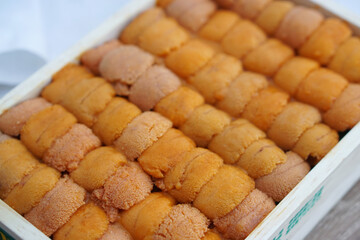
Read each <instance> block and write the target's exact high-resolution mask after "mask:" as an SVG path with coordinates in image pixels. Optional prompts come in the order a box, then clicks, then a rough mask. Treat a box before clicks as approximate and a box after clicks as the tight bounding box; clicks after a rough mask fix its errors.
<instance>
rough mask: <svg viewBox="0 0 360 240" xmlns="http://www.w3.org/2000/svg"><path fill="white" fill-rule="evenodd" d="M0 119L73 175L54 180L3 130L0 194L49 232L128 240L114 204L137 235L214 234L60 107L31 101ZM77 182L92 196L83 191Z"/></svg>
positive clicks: (51, 173) (188, 208) (205, 221)
mask: <svg viewBox="0 0 360 240" xmlns="http://www.w3.org/2000/svg"><path fill="white" fill-rule="evenodd" d="M0 122H1V127H0V128H1V130H2V131H4V132H7V133H8V134H10V132H11V134H12V135H13V136H16V135H18V134H19V133H21V136H20V138H21V140H22V141H23V143H24V145H26V146H27V147H28V148H29V149H30V150H31V151H32V152H33V154H34V155H37V156H39V157H42V160H43V161H44V162H45V163H47V164H49V165H50V166H52V167H54V168H56V169H58V170H60V171H64V170H67V171H68V172H69V173H70V177H71V179H70V178H69V177H68V175H64V176H63V177H61V178H60V172H58V171H57V170H55V169H53V168H50V167H47V166H46V165H44V164H40V163H39V162H38V161H37V160H36V159H35V158H34V157H33V155H32V154H31V153H30V152H29V151H28V150H27V149H26V148H25V146H24V145H23V143H22V142H20V141H19V140H17V139H14V138H10V137H8V135H4V134H3V135H1V143H0V149H1V151H0V154H1V157H0V159H1V171H0V176H1V177H0V179H1V181H0V183H1V184H0V186H1V198H2V199H4V201H5V202H6V203H7V204H8V205H9V206H11V207H12V208H14V209H15V210H16V211H17V212H19V213H20V214H22V215H24V216H25V218H26V219H27V220H28V221H29V222H31V223H32V224H33V225H35V226H36V227H37V228H38V229H40V230H41V231H42V232H43V233H44V234H46V235H47V236H51V235H53V238H54V239H80V238H81V239H102V240H104V239H132V238H131V237H130V235H129V233H127V231H126V230H124V229H123V227H122V226H121V225H120V223H119V221H117V217H118V209H120V210H123V211H122V212H121V219H120V222H122V224H124V225H126V226H127V227H128V228H133V230H132V231H131V232H132V234H134V236H133V237H134V238H135V239H143V237H145V236H153V237H154V239H171V238H172V237H171V235H172V234H173V235H176V234H177V236H178V237H179V236H180V235H179V234H182V235H183V236H184V237H186V238H187V239H200V238H202V237H204V238H203V239H211V238H214V239H217V238H218V236H217V234H215V233H213V232H212V231H208V228H207V226H208V219H207V218H206V217H205V216H204V215H203V214H201V213H200V212H199V210H197V209H195V208H193V207H191V206H190V205H187V204H180V205H175V200H174V199H173V198H172V197H170V196H168V195H166V194H163V193H152V194H150V191H151V189H152V187H153V184H152V181H151V179H150V177H149V176H148V175H147V174H145V173H144V172H143V171H142V169H141V168H140V167H139V166H138V164H137V163H134V162H127V160H126V158H125V156H124V155H123V154H121V153H119V152H118V151H116V150H115V149H114V148H112V147H100V144H101V143H100V140H99V139H98V138H97V137H96V136H95V135H94V134H93V133H92V132H91V130H90V129H89V128H88V127H86V126H85V125H82V124H77V123H75V122H76V120H75V118H74V117H73V116H72V115H71V114H70V113H68V112H66V110H65V109H63V108H62V107H61V106H59V105H51V104H49V103H48V102H47V101H46V100H44V99H42V98H35V99H31V100H28V101H25V102H23V103H21V104H20V105H18V106H16V107H14V108H12V109H10V110H9V111H7V112H5V113H4V114H3V115H2V116H1V117H0ZM59 178H60V180H59ZM73 181H75V182H76V183H77V184H79V185H80V186H79V185H77V184H76V183H74V182H73ZM83 187H84V188H85V189H86V190H88V191H89V193H92V195H91V196H89V195H90V194H88V196H86V195H85V192H86V191H85V189H84V188H83ZM85 202H86V203H85ZM99 206H101V207H103V208H104V210H105V211H104V210H102V209H101V208H100V207H99ZM151 218H153V220H151V221H149V219H151ZM178 225H181V226H182V227H183V228H176V226H178ZM184 229H186V230H187V231H183V230H184ZM168 230H172V231H171V233H168ZM177 230H178V231H177ZM169 234H170V235H169ZM205 234H206V235H205Z"/></svg>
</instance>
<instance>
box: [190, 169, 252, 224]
mask: <svg viewBox="0 0 360 240" xmlns="http://www.w3.org/2000/svg"><path fill="white" fill-rule="evenodd" d="M254 188H255V182H254V180H252V179H251V178H250V177H249V176H248V175H246V174H245V173H244V172H243V170H240V169H239V168H237V167H233V166H230V165H223V166H222V167H220V169H219V170H218V172H217V174H215V176H214V177H213V178H212V179H211V180H210V181H209V182H208V183H206V184H205V185H204V186H203V187H202V188H201V190H200V192H199V194H198V195H197V197H196V198H195V201H194V202H193V205H194V207H196V208H198V209H199V210H200V211H201V212H202V213H204V214H205V215H206V216H207V217H208V218H210V219H212V220H213V219H215V218H219V217H222V216H224V215H226V214H227V213H229V212H230V211H231V210H233V209H234V208H235V207H236V206H237V205H239V204H240V203H241V202H242V200H244V199H245V198H246V196H247V195H248V194H249V193H250V192H251V191H252V190H253V189H254Z"/></svg>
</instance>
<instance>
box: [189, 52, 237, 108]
mask: <svg viewBox="0 0 360 240" xmlns="http://www.w3.org/2000/svg"><path fill="white" fill-rule="evenodd" d="M241 71H242V65H241V62H240V61H239V60H237V59H236V58H234V57H231V56H228V55H226V54H222V53H218V54H216V55H215V56H214V57H213V58H212V59H211V60H210V61H209V62H208V63H207V64H206V65H205V67H203V68H202V69H200V70H199V71H198V72H197V73H196V74H195V75H194V76H192V77H190V78H189V79H188V81H189V83H190V84H191V85H192V86H194V87H195V88H196V89H197V90H198V91H199V92H200V93H201V95H202V96H204V98H205V101H206V102H207V103H210V104H213V103H215V102H217V101H219V100H222V99H223V98H224V97H225V92H226V89H227V87H228V86H229V85H230V83H231V82H232V80H234V78H235V77H236V76H238V75H239V73H240V72H241Z"/></svg>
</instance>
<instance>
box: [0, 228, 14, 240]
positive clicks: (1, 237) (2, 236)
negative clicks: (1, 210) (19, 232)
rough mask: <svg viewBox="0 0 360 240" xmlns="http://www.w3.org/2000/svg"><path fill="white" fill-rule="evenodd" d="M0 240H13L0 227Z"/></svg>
mask: <svg viewBox="0 0 360 240" xmlns="http://www.w3.org/2000/svg"><path fill="white" fill-rule="evenodd" d="M0 240H15V238H13V237H12V236H10V235H9V234H8V233H7V232H5V230H4V229H2V228H1V227H0Z"/></svg>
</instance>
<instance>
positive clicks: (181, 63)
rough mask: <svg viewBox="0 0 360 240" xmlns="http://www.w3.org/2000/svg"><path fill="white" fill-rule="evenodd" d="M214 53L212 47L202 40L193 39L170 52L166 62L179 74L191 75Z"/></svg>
mask: <svg viewBox="0 0 360 240" xmlns="http://www.w3.org/2000/svg"><path fill="white" fill-rule="evenodd" d="M214 54H215V51H214V49H213V48H212V47H210V46H209V45H207V44H206V43H204V42H202V41H201V40H198V39H193V40H190V41H189V42H187V43H186V44H185V45H184V46H182V47H181V48H179V49H178V50H176V51H174V52H172V53H170V54H169V55H168V56H167V57H166V59H165V64H166V66H167V67H169V68H170V69H171V70H172V71H174V72H175V73H176V74H178V75H179V76H181V77H189V76H191V75H193V74H194V73H196V72H197V71H198V70H199V69H201V68H202V67H203V66H205V64H206V63H208V62H209V61H210V59H211V58H212V57H213V56H214Z"/></svg>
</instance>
